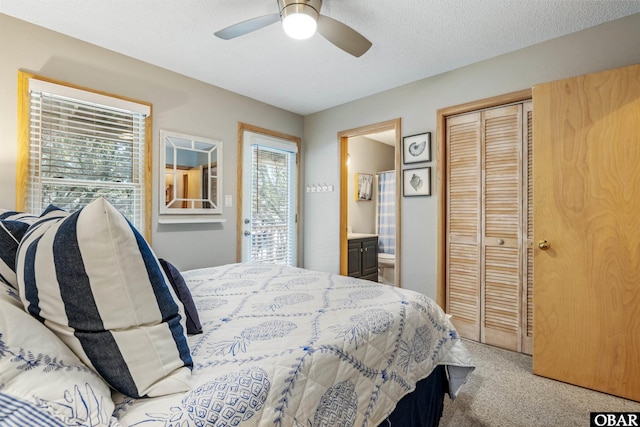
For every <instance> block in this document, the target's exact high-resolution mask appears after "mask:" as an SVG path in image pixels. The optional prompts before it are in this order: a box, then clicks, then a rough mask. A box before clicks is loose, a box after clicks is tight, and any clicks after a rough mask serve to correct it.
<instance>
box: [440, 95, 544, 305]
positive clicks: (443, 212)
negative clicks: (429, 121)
mask: <svg viewBox="0 0 640 427" xmlns="http://www.w3.org/2000/svg"><path fill="white" fill-rule="evenodd" d="M531 97H532V90H531V89H524V90H521V91H518V92H512V93H508V94H504V95H498V96H494V97H491V98H485V99H480V100H477V101H471V102H468V103H465V104H459V105H454V106H452V107H446V108H441V109H439V110H438V111H437V119H436V126H437V129H436V141H437V155H436V158H437V159H438V162H437V165H436V194H437V195H438V207H437V209H438V233H437V234H438V238H437V249H436V257H437V261H436V303H437V304H438V305H439V306H440V307H442V308H443V309H444V308H445V307H446V306H447V289H446V279H447V277H446V272H447V264H446V258H447V236H446V231H447V195H446V188H447V173H446V172H447V152H446V146H447V145H446V144H447V138H446V136H447V118H448V117H451V116H456V115H458V114H464V113H469V112H472V111H476V110H484V109H487V108H493V107H498V106H504V105H506V104H511V103H515V102H522V101H526V100H529V99H531Z"/></svg>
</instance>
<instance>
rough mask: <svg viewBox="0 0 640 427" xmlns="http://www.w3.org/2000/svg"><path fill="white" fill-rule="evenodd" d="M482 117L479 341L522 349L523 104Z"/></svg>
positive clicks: (517, 349) (491, 112) (494, 111)
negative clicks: (480, 323) (482, 212)
mask: <svg viewBox="0 0 640 427" xmlns="http://www.w3.org/2000/svg"><path fill="white" fill-rule="evenodd" d="M482 117H483V118H482V131H483V134H484V140H483V143H482V154H483V156H482V169H483V171H482V172H483V173H482V177H483V181H482V184H483V185H482V190H483V192H482V199H483V203H482V204H483V206H482V208H483V209H481V210H483V211H484V217H483V227H482V229H483V236H482V244H481V248H482V254H481V264H482V271H481V278H482V281H481V284H480V287H481V292H482V293H481V307H482V311H481V318H482V319H483V327H482V329H481V331H482V334H481V341H482V342H485V343H487V344H492V345H496V346H499V347H502V348H507V349H510V350H515V351H519V350H520V322H521V317H520V304H521V285H520V283H521V252H520V245H521V241H520V233H521V217H522V214H521V212H522V207H521V206H522V204H521V201H522V195H521V189H522V169H521V163H522V160H521V159H522V153H521V147H522V141H523V139H522V131H523V127H522V105H520V104H518V105H510V106H507V107H501V108H495V109H491V110H487V111H485V112H484V113H483V116H482Z"/></svg>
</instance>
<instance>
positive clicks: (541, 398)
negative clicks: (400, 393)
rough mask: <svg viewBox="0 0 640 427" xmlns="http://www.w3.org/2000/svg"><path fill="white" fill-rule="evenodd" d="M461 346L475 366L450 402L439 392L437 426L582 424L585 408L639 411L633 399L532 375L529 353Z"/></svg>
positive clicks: (556, 426) (468, 344) (555, 426)
mask: <svg viewBox="0 0 640 427" xmlns="http://www.w3.org/2000/svg"><path fill="white" fill-rule="evenodd" d="M465 346H466V347H467V349H468V350H469V352H470V353H471V356H472V358H473V361H474V363H475V365H476V370H475V371H473V373H471V375H470V377H469V380H468V382H467V384H465V385H464V386H463V387H462V389H461V391H460V394H459V395H458V397H457V399H456V400H455V401H454V402H451V400H450V399H449V398H448V396H447V397H445V404H444V413H443V415H442V419H441V421H440V426H442V427H467V426H469V427H471V426H473V427H478V426H491V427H493V426H497V427H498V426H505V427H519V426H523V427H524V426H526V427H532V426H541V427H551V426H553V427H563V426H581V427H585V426H589V413H590V412H596V411H619V412H640V403H638V402H634V401H630V400H625V399H621V398H618V397H614V396H611V395H608V394H604V393H599V392H596V391H592V390H587V389H584V388H581V387H576V386H572V385H569V384H565V383H562V382H559V381H554V380H550V379H548V378H543V377H539V376H536V375H533V374H532V373H531V357H530V356H527V355H524V354H520V353H514V352H511V351H508V350H502V349H499V348H496V347H492V346H488V345H484V344H479V343H476V342H473V341H466V340H465Z"/></svg>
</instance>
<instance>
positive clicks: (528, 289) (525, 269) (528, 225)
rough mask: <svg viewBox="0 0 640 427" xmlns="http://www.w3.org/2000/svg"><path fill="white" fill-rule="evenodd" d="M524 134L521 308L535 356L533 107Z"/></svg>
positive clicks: (527, 346) (526, 342)
mask: <svg viewBox="0 0 640 427" xmlns="http://www.w3.org/2000/svg"><path fill="white" fill-rule="evenodd" d="M522 117H523V119H524V120H523V132H524V135H525V145H524V147H523V156H524V158H523V161H522V165H523V166H524V170H523V171H522V176H523V189H522V194H523V195H526V197H524V199H523V208H522V210H523V213H524V215H523V216H524V218H523V227H524V229H523V232H522V235H523V236H524V238H525V240H524V245H523V249H522V250H523V251H524V253H525V255H524V257H523V265H522V283H523V284H524V285H523V288H524V289H523V292H522V293H523V295H522V299H521V300H522V304H523V305H522V306H523V307H526V309H524V310H522V316H521V317H522V349H521V351H522V352H523V353H526V354H532V353H533V103H532V102H531V101H529V102H525V103H524V104H523V106H522Z"/></svg>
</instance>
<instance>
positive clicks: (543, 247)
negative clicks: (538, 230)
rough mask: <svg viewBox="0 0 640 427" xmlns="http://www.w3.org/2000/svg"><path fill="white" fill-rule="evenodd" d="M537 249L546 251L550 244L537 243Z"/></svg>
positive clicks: (545, 242)
mask: <svg viewBox="0 0 640 427" xmlns="http://www.w3.org/2000/svg"><path fill="white" fill-rule="evenodd" d="M538 247H539V248H540V249H542V250H543V251H546V250H547V249H549V248H550V247H551V244H550V243H549V242H547V241H546V240H541V241H539V242H538Z"/></svg>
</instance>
